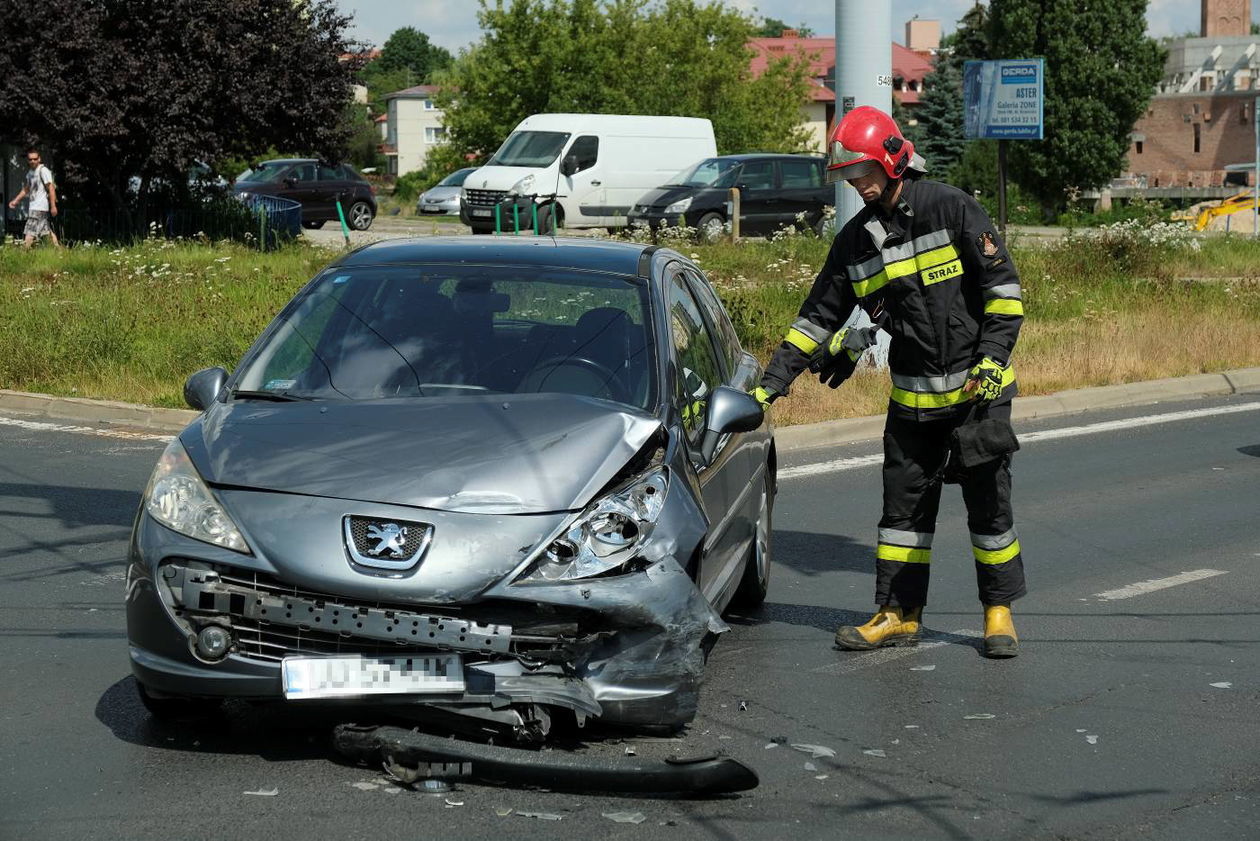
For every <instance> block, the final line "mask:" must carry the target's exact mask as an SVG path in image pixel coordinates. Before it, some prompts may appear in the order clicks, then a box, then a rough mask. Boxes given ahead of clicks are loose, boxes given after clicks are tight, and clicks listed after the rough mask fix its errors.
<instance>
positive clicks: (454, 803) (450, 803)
mask: <svg viewBox="0 0 1260 841" xmlns="http://www.w3.org/2000/svg"><path fill="white" fill-rule="evenodd" d="M446 805H447V806H448V807H449V806H463V805H464V801H462V800H452V799H451V798H449V797H447V798H446Z"/></svg>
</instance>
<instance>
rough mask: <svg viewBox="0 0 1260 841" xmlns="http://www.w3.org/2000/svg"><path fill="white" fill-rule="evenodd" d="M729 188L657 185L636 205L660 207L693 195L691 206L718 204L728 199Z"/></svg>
mask: <svg viewBox="0 0 1260 841" xmlns="http://www.w3.org/2000/svg"><path fill="white" fill-rule="evenodd" d="M727 192H728V191H727V190H715V189H712V188H710V187H672V186H667V187H657V188H656V189H655V190H651V191H649V192H647V193H645V194H644V195H643V196H642V197H641V198H640V199H639V200H638V201H637V202H635V205H636V206H638V207H652V208H656V209H658V210H659V209H660V208H663V207H666V206H668V205H671V204H673V203H674V202H676V201H680V200H682V199H685V198H687V197H688V196H690V197H691V207H692V208H695V207H700V206H706V207H707V206H709V205H713V206H717V205H718V204H721V203H722V202H725V201H726V194H727Z"/></svg>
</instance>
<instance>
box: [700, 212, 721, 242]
mask: <svg viewBox="0 0 1260 841" xmlns="http://www.w3.org/2000/svg"><path fill="white" fill-rule="evenodd" d="M725 233H726V220H725V219H723V218H722V214H720V213H711V212H710V213H706V214H704V215H703V216H701V217H700V221H699V222H697V223H696V239H698V240H699V241H700V242H717V241H718V240H719V239H721V237H722V235H723V234H725Z"/></svg>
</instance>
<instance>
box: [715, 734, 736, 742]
mask: <svg viewBox="0 0 1260 841" xmlns="http://www.w3.org/2000/svg"><path fill="white" fill-rule="evenodd" d="M718 738H719V739H721V740H723V741H725V740H726V739H730V738H733V737H731V736H727V735H726V734H723V735H721V736H718Z"/></svg>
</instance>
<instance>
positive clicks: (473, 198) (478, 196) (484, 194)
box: [464, 190, 507, 207]
mask: <svg viewBox="0 0 1260 841" xmlns="http://www.w3.org/2000/svg"><path fill="white" fill-rule="evenodd" d="M506 197H507V190H468V191H466V192H465V199H464V200H465V201H466V202H468V204H477V205H481V206H483V207H493V206H494V205H496V204H498V203H499V202H501V201H503V199H504V198H506Z"/></svg>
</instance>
